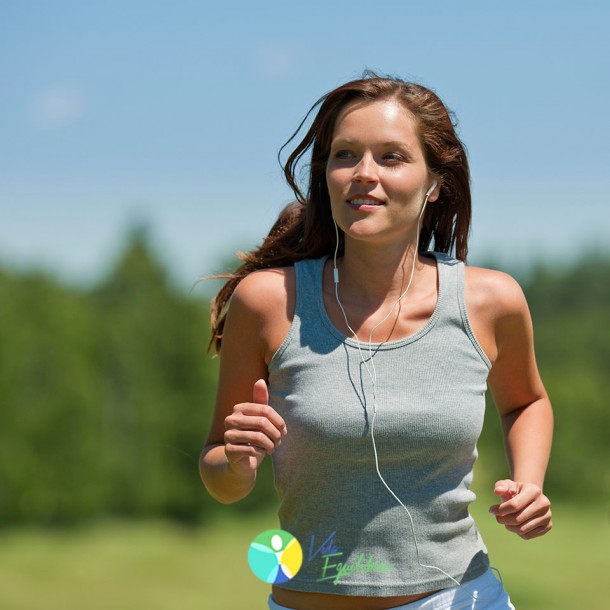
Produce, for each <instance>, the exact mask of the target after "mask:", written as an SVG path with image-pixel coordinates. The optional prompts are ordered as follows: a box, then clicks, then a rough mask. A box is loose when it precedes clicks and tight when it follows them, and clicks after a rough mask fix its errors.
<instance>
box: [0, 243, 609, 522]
mask: <svg viewBox="0 0 610 610" xmlns="http://www.w3.org/2000/svg"><path fill="white" fill-rule="evenodd" d="M525 290H526V293H527V296H528V299H529V302H530V304H531V308H532V314H533V317H534V320H535V326H536V345H537V352H538V357H539V361H540V365H541V370H542V374H543V376H544V379H545V382H546V384H547V387H548V389H549V392H550V394H551V396H552V398H553V402H554V406H555V409H556V414H557V427H556V431H557V436H556V443H555V447H554V453H553V460H552V465H551V468H550V472H549V479H548V487H549V490H550V493H552V494H554V495H555V496H556V497H574V498H578V499H580V498H582V497H583V496H588V497H599V496H600V494H605V496H606V497H607V495H608V488H609V483H610V480H609V478H608V476H609V472H610V469H609V468H608V466H609V464H608V451H607V445H608V430H609V429H610V425H609V424H610V409H608V408H607V405H606V403H607V399H606V398H605V396H606V392H605V390H606V385H607V381H608V362H609V361H610V333H609V331H608V322H609V321H610V320H609V317H610V316H609V312H610V259H609V258H608V257H605V258H604V257H602V256H598V257H596V258H595V259H592V258H584V259H583V260H581V261H580V262H579V263H577V264H575V265H573V266H572V267H571V268H570V269H569V270H565V271H561V272H551V271H549V270H548V269H547V268H545V267H540V268H538V269H536V270H535V271H534V272H533V273H532V275H531V277H530V279H529V280H528V281H527V283H526V285H525ZM202 293H203V290H201V291H197V290H195V291H192V292H190V293H185V291H183V290H181V289H178V288H176V287H175V286H174V285H173V283H172V281H171V278H170V277H169V275H168V273H167V272H166V270H165V269H164V267H163V265H162V264H161V262H160V261H159V260H158V258H157V257H156V255H155V253H154V252H153V251H152V250H151V248H150V247H149V245H148V242H147V239H146V236H145V234H144V233H142V232H137V231H136V232H134V234H133V235H132V238H131V240H130V242H129V245H128V247H127V248H126V249H125V251H124V252H123V255H122V257H121V258H120V260H119V262H118V263H117V264H116V266H115V268H114V269H113V271H112V272H111V273H110V274H109V275H108V277H107V278H106V279H105V280H103V281H101V282H100V283H99V285H98V286H96V287H95V288H93V289H81V290H77V289H74V288H68V287H66V286H64V285H62V284H61V283H60V282H58V281H56V280H55V279H53V278H52V277H50V276H49V275H46V274H43V273H27V274H24V273H20V274H18V273H15V272H9V271H7V270H0V526H2V527H6V526H9V525H14V524H28V523H37V524H44V525H69V524H78V523H82V522H86V521H90V520H95V519H98V518H101V517H106V516H118V517H134V518H136V517H137V518H142V517H164V518H171V519H176V520H179V521H181V522H184V523H196V522H199V521H202V520H205V519H208V518H210V517H211V516H212V515H213V514H214V513H215V512H218V511H220V512H227V511H243V510H252V509H253V508H254V507H261V508H263V507H268V506H269V505H271V504H274V503H275V502H276V497H275V493H274V491H273V483H272V475H271V471H270V460H265V464H264V468H263V469H262V472H261V475H260V476H259V481H258V483H257V487H256V489H255V491H254V492H253V494H252V495H251V496H250V497H248V498H247V499H246V500H244V501H242V502H240V503H238V504H237V505H235V506H234V507H230V508H229V507H226V506H221V505H218V504H217V503H216V502H215V501H213V500H212V499H211V498H210V497H209V496H208V495H207V493H206V492H205V490H204V489H203V486H202V485H201V483H200V481H199V476H198V471H197V460H198V455H199V452H200V450H201V447H202V443H203V440H204V438H205V436H206V434H207V429H208V426H209V422H210V420H211V411H212V405H213V400H214V394H215V379H216V374H217V363H218V361H217V360H215V359H212V358H211V357H210V356H209V355H207V353H206V350H207V342H208V326H209V321H208V309H209V308H208V303H207V302H206V301H205V299H204V298H203V297H202V296H201V294H202ZM487 419H488V421H487V422H486V430H485V432H484V435H483V438H482V439H481V443H480V448H481V452H482V453H483V454H484V455H485V464H487V466H486V470H492V471H494V475H495V474H497V473H498V472H503V471H504V470H505V466H504V458H503V453H502V447H501V440H500V438H501V437H500V434H499V429H498V422H497V417H496V416H495V415H494V411H493V409H489V417H488V418H487Z"/></svg>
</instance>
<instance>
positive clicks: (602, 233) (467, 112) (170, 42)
mask: <svg viewBox="0 0 610 610" xmlns="http://www.w3.org/2000/svg"><path fill="white" fill-rule="evenodd" d="M364 68H372V69H375V70H377V71H380V72H383V73H389V74H396V75H399V76H401V77H404V78H407V79H412V80H416V81H417V82H420V83H422V84H424V85H427V86H430V87H432V88H433V89H435V90H436V91H437V93H438V94H439V95H440V96H441V98H442V99H443V100H444V101H445V102H446V104H447V105H448V106H449V107H450V108H451V109H452V110H453V111H454V112H455V113H456V114H457V116H458V119H459V133H460V135H461V137H462V139H463V140H464V142H465V143H466V146H467V148H468V151H469V155H470V161H471V165H472V180H473V195H474V223H473V235H472V246H471V261H472V262H473V263H477V262H481V261H483V260H485V259H487V258H488V257H490V256H493V258H494V259H495V260H496V261H498V262H500V263H501V264H505V265H506V266H508V267H511V266H514V265H517V264H518V265H523V264H526V263H527V262H528V261H530V260H538V259H540V258H544V259H546V260H559V261H561V262H562V263H563V262H567V261H568V260H569V259H570V258H571V257H572V256H574V254H575V253H578V252H581V251H583V250H584V249H587V248H590V247H591V246H598V247H605V248H606V249H608V245H609V244H608V235H609V234H610V205H609V203H610V197H609V196H608V187H607V181H608V179H609V176H608V167H609V161H610V152H609V142H610V119H609V110H608V100H609V99H610V3H608V2H605V1H602V0H600V1H597V2H594V1H590V0H584V1H580V2H564V1H562V0H557V1H554V2H553V1H549V0H541V1H537V2H536V1H531V2H522V1H520V0H518V1H511V2H494V1H485V0H478V1H475V0H472V1H469V0H461V1H460V2H456V1H451V0H435V1H434V2H412V1H410V0H402V1H392V0H388V1H386V2H382V3H373V2H370V1H369V2H363V1H360V0H352V1H350V2H334V1H332V0H327V1H326V2H320V1H318V0H309V1H307V2H287V1H283V2H280V1H278V2H272V1H270V0H267V1H260V2H244V1H240V0H232V1H231V2H223V3H214V4H212V3H208V2H204V1H199V2H195V1H185V0H182V1H180V0H177V1H173V2H169V1H165V2H160V1H154V0H147V1H141V0H121V1H116V0H105V1H104V2H80V1H72V2H69V1H66V0H56V1H51V0H49V1H46V2H44V1H41V0H30V1H28V2H21V1H18V0H12V1H7V0H0V92H1V95H0V262H2V263H4V264H5V265H13V266H17V267H21V268H25V267H31V266H42V267H44V268H46V269H50V270H53V271H56V272H58V273H60V274H61V275H62V276H63V277H65V278H66V279H68V280H70V281H77V282H80V281H84V282H90V281H94V280H95V279H96V278H97V277H99V275H100V273H103V272H104V270H105V269H106V268H107V267H108V265H109V264H111V262H112V260H113V257H115V256H116V254H117V252H118V250H119V248H120V246H121V244H122V243H123V240H124V239H125V234H126V231H127V228H128V227H129V226H130V224H133V223H135V222H140V221H145V222H147V223H148V224H149V226H150V227H151V231H152V235H153V239H154V243H155V244H156V246H157V247H158V249H159V251H160V253H161V254H162V256H163V258H164V259H165V260H166V261H167V263H168V264H169V265H171V267H172V269H173V270H175V272H176V273H177V276H178V277H179V278H180V279H181V281H184V282H185V284H188V285H190V284H191V283H192V282H193V281H195V280H196V279H197V277H199V276H200V275H202V274H206V273H212V272H214V271H216V270H218V269H219V265H220V261H223V260H225V259H226V258H227V256H230V254H231V253H232V252H233V251H235V250H236V249H239V248H242V249H243V248H248V247H250V246H251V245H253V244H255V243H257V242H258V241H259V240H260V239H261V238H262V236H263V234H264V233H265V232H266V231H267V229H268V228H269V226H270V225H271V224H272V222H273V220H274V219H275V217H276V215H277V213H278V212H279V210H280V209H281V207H282V206H283V204H285V203H286V202H288V201H289V200H290V199H291V193H290V191H289V189H288V187H287V186H286V185H285V184H284V182H283V180H282V176H281V171H280V168H279V165H278V163H277V153H278V150H279V148H280V147H281V145H282V144H283V143H284V142H285V141H286V140H287V139H288V137H289V136H290V135H291V134H292V132H293V131H294V129H295V128H296V127H297V125H298V123H299V122H300V120H301V119H302V117H303V116H304V114H305V113H306V111H307V110H308V108H309V107H310V106H311V104H312V103H313V102H314V101H315V100H316V99H317V98H318V97H319V96H320V95H322V94H323V93H325V92H326V91H328V90H329V89H332V88H333V87H335V86H336V85H338V84H340V83H342V82H344V81H346V80H349V79H352V78H354V77H357V76H359V75H360V74H361V72H362V70H363V69H364Z"/></svg>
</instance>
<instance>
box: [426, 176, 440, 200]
mask: <svg viewBox="0 0 610 610" xmlns="http://www.w3.org/2000/svg"><path fill="white" fill-rule="evenodd" d="M437 186H438V182H437V181H436V180H434V181H433V182H432V186H431V187H430V188H429V189H428V190H427V191H426V197H430V195H432V191H433V190H434V189H435V188H436V187H437Z"/></svg>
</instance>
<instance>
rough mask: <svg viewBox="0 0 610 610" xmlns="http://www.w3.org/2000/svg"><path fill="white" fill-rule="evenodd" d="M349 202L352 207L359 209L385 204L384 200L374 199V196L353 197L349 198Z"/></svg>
mask: <svg viewBox="0 0 610 610" xmlns="http://www.w3.org/2000/svg"><path fill="white" fill-rule="evenodd" d="M347 203H348V205H349V206H350V207H352V208H355V209H358V210H359V209H360V208H365V207H379V206H382V205H385V202H384V201H380V200H379V199H374V198H373V197H352V198H351V199H348V200H347Z"/></svg>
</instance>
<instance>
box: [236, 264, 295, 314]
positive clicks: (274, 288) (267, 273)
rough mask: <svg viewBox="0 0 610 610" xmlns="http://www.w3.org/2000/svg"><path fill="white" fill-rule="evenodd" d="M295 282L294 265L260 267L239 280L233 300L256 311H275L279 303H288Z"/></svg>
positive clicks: (240, 305) (242, 306)
mask: <svg viewBox="0 0 610 610" xmlns="http://www.w3.org/2000/svg"><path fill="white" fill-rule="evenodd" d="M294 283H295V271H294V267H273V268H270V269H259V270H257V271H253V272H252V273H250V274H248V275H247V276H246V277H245V278H244V279H243V280H241V281H240V282H239V284H238V285H237V287H236V288H235V291H234V292H233V296H232V297H231V302H232V303H233V301H235V302H236V304H238V306H239V307H241V308H246V309H248V310H250V311H252V312H255V313H256V312H258V313H264V312H267V311H273V309H274V308H276V307H278V306H279V305H284V306H285V305H286V302H287V301H288V299H289V297H290V294H291V293H292V292H293V291H294ZM232 303H231V304H232Z"/></svg>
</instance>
